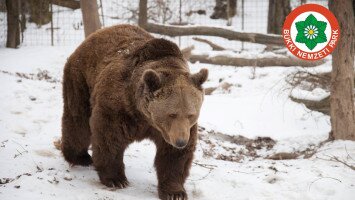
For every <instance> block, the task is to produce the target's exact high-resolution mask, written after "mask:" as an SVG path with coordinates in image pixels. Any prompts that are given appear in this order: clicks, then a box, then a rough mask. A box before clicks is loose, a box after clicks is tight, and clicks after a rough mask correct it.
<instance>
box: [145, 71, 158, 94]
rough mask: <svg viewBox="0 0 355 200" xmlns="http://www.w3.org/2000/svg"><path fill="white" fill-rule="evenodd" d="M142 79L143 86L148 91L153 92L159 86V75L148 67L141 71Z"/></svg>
mask: <svg viewBox="0 0 355 200" xmlns="http://www.w3.org/2000/svg"><path fill="white" fill-rule="evenodd" d="M143 81H144V84H145V88H146V89H147V90H148V91H149V92H154V91H156V90H158V89H159V88H160V87H161V80H160V77H159V75H158V74H157V73H156V72H155V71H154V70H152V69H148V70H146V71H144V73H143Z"/></svg>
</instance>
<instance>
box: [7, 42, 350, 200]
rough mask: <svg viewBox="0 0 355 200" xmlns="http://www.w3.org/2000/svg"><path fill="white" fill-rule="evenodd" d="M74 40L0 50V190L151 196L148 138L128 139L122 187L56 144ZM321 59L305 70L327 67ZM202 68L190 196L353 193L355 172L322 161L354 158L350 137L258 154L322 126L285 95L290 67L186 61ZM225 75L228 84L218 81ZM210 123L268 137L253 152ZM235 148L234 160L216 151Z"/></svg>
mask: <svg viewBox="0 0 355 200" xmlns="http://www.w3.org/2000/svg"><path fill="white" fill-rule="evenodd" d="M74 48H75V47H74V46H70V47H22V48H20V49H16V50H14V49H4V48H2V49H0V70H1V71H0V91H1V96H0V98H1V99H0V101H1V103H0V181H1V185H0V199H2V200H9V199H85V200H86V199H133V200H134V199H157V189H156V186H157V180H156V174H155V170H154V167H153V159H154V154H155V151H156V149H155V147H154V145H153V144H152V143H151V142H149V141H143V142H141V143H135V144H133V145H131V146H130V147H129V149H128V150H127V151H126V154H125V163H126V173H127V177H128V179H129V181H130V186H129V187H128V188H126V189H122V190H111V189H109V188H106V187H104V186H103V185H101V184H100V182H99V179H98V176H97V174H96V172H95V171H94V169H93V168H92V167H78V166H75V167H70V166H69V165H68V164H67V163H66V162H65V161H64V159H63V157H62V156H61V153H60V151H59V150H57V149H56V148H55V146H54V144H53V142H54V141H56V140H57V139H58V138H60V135H61V132H60V123H61V114H62V97H61V88H62V86H61V79H62V70H63V66H64V63H65V61H66V58H67V57H68V56H69V55H70V54H71V53H72V51H73V50H74ZM329 65H330V63H329V62H327V63H326V64H324V65H322V66H320V67H317V68H315V69H313V70H323V71H327V70H329V69H330V66H329ZM202 67H205V68H208V69H209V70H210V78H209V80H208V82H207V83H206V84H205V87H218V89H217V90H215V91H214V92H213V93H212V95H208V96H206V98H205V102H204V105H203V110H202V113H201V117H200V125H201V126H202V127H204V128H205V130H204V131H202V132H201V140H200V141H199V145H198V149H197V151H196V153H195V160H194V164H193V166H192V169H191V175H190V176H189V178H188V180H187V182H186V189H187V192H188V194H189V197H190V199H203V200H205V199H211V200H214V199H226V200H228V199H233V200H234V199H305V200H306V199H353V198H354V196H355V182H354V180H355V172H354V171H353V170H351V169H350V168H349V167H346V166H344V165H343V164H341V163H339V162H335V161H330V160H332V159H333V158H332V156H337V157H338V158H339V159H341V160H344V161H346V162H347V163H349V164H354V163H355V160H354V159H355V143H354V142H350V141H336V142H332V143H326V144H325V145H324V146H322V147H321V148H320V149H319V150H318V152H317V153H316V154H315V155H313V156H312V157H311V158H308V159H303V156H300V157H299V159H294V160H270V159H266V157H267V156H269V155H272V154H274V153H277V152H294V151H298V152H300V151H303V150H305V149H307V148H311V149H312V148H315V146H316V145H318V143H319V142H321V141H323V140H325V139H326V138H327V137H328V132H329V131H330V124H329V117H328V116H325V115H323V114H321V113H317V112H312V111H310V110H308V109H307V108H305V107H304V106H303V105H301V104H297V103H294V102H292V101H291V100H290V99H289V98H288V95H289V94H290V91H291V88H290V86H289V85H288V84H287V83H286V82H285V77H286V76H287V75H288V74H290V73H292V72H294V71H295V70H297V68H296V67H292V68H282V67H273V68H252V67H244V68H235V67H228V66H212V65H205V64H199V63H196V64H191V69H192V71H198V70H199V69H200V68H202ZM224 83H228V84H231V86H230V87H229V88H228V89H227V90H224V89H222V87H221V85H223V84H224ZM317 94H319V92H318V93H317V92H315V94H313V95H317ZM310 95H312V94H310ZM319 95H322V94H319ZM211 132H219V133H222V134H226V135H234V136H237V135H241V136H245V137H247V138H251V139H253V138H256V137H258V136H263V137H271V138H272V139H273V140H275V141H276V144H275V145H272V146H271V147H270V148H266V147H265V146H263V147H262V148H261V149H257V150H256V154H257V156H255V155H254V156H252V155H250V154H245V153H247V152H248V147H247V145H237V144H232V143H230V142H228V141H223V140H220V141H217V140H218V139H216V138H212V137H211V138H210V137H209V134H208V133H211ZM211 143H212V144H214V145H211ZM216 144H217V145H216ZM206 151H207V153H206ZM208 151H212V153H211V152H210V153H208ZM243 152H244V154H243ZM221 155H222V156H221ZM239 155H243V156H241V157H240V158H239V159H236V160H234V162H233V161H228V160H230V159H226V158H225V157H228V156H239Z"/></svg>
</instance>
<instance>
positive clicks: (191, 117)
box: [187, 114, 195, 119]
mask: <svg viewBox="0 0 355 200" xmlns="http://www.w3.org/2000/svg"><path fill="white" fill-rule="evenodd" d="M187 117H188V118H189V119H193V118H194V117H195V115H193V114H191V115H188V116H187Z"/></svg>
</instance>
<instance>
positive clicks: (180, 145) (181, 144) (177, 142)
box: [175, 139, 187, 148]
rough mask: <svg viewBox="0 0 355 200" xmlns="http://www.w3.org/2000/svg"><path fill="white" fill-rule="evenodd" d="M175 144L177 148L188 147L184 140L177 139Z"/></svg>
mask: <svg viewBox="0 0 355 200" xmlns="http://www.w3.org/2000/svg"><path fill="white" fill-rule="evenodd" d="M175 144H176V146H177V147H179V148H183V147H185V146H186V144H187V142H186V140H184V139H177V140H176V143H175Z"/></svg>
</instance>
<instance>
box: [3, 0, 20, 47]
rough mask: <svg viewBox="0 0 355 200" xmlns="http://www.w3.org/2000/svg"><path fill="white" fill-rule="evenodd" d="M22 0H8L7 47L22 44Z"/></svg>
mask: <svg viewBox="0 0 355 200" xmlns="http://www.w3.org/2000/svg"><path fill="white" fill-rule="evenodd" d="M19 4H20V2H19V1H17V0H6V8H7V39H6V47H9V48H16V47H17V46H18V45H19V44H20V9H19V7H20V5H19Z"/></svg>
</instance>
